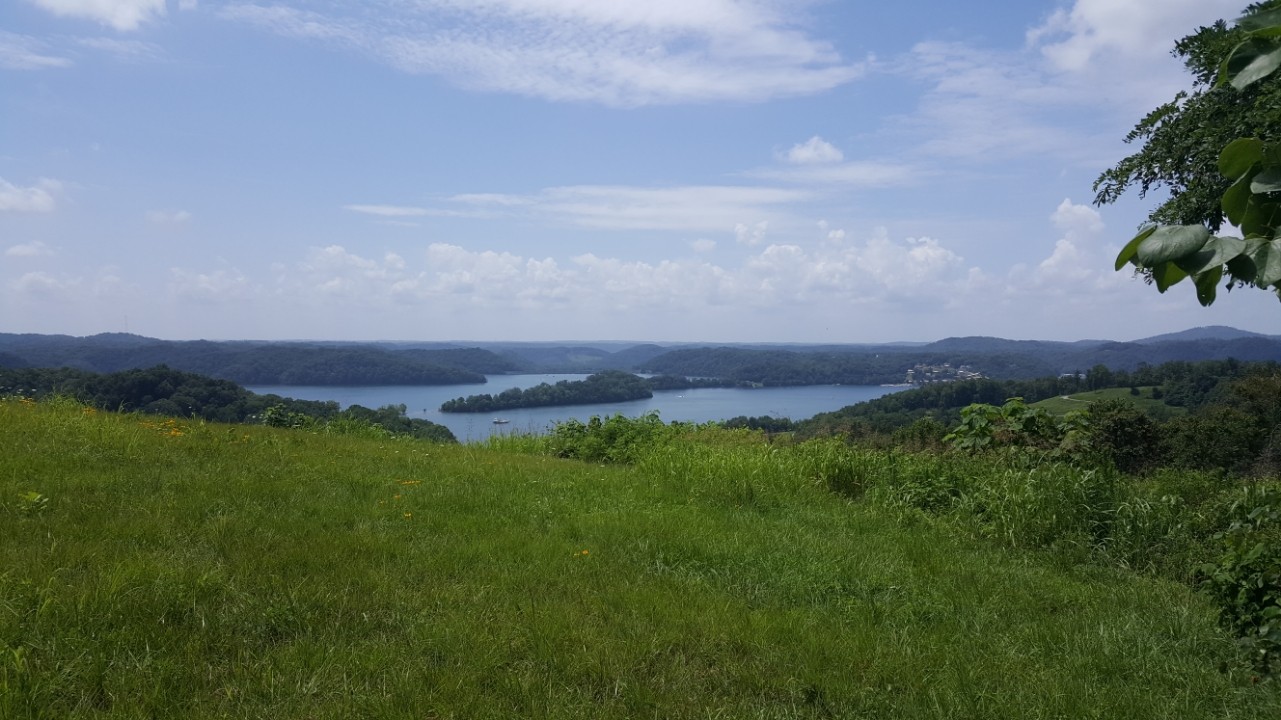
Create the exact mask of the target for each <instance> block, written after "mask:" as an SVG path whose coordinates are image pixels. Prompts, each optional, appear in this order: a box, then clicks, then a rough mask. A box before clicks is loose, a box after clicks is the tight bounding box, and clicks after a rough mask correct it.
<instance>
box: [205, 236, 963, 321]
mask: <svg viewBox="0 0 1281 720" xmlns="http://www.w3.org/2000/svg"><path fill="white" fill-rule="evenodd" d="M277 283H278V288H277V291H276V292H278V293H283V294H284V295H286V296H297V297H310V298H313V299H314V301H316V302H322V303H341V304H343V305H345V306H361V307H390V306H394V305H406V304H408V305H424V306H426V305H430V306H431V307H434V308H437V309H445V308H453V309H456V310H462V309H468V308H471V309H478V308H491V309H492V308H510V309H513V310H530V311H558V310H569V309H573V308H579V309H583V308H591V309H592V310H593V311H603V310H610V311H618V312H626V311H631V310H643V309H656V310H664V311H671V312H683V313H690V312H697V311H698V309H699V308H704V307H713V306H716V307H733V306H741V307H755V308H771V309H779V308H786V307H788V306H796V305H802V306H808V305H809V304H811V303H819V304H823V306H825V307H826V306H835V305H841V304H871V305H896V306H901V307H911V308H915V309H919V308H921V307H922V306H924V305H928V304H933V305H935V306H943V305H945V304H947V303H948V302H950V301H951V299H952V298H954V297H958V296H961V295H964V294H965V293H967V292H969V291H970V289H971V287H972V286H973V270H972V269H971V268H969V267H968V266H967V265H966V263H965V261H964V259H963V258H962V257H960V256H959V255H957V254H956V253H954V252H952V251H951V250H950V249H948V248H946V247H945V246H944V245H943V244H942V243H941V242H940V241H938V240H935V239H932V238H909V239H906V240H903V241H893V240H891V239H890V238H888V237H887V236H885V235H884V234H879V235H876V236H873V237H871V238H868V239H866V240H863V241H857V242H855V241H849V240H843V241H841V242H830V243H823V244H821V246H820V247H817V248H813V249H806V248H802V247H800V246H798V245H793V244H785V243H776V244H771V245H767V246H765V247H761V248H758V249H756V250H755V251H753V252H752V253H751V254H749V255H748V256H747V257H746V258H744V259H741V260H740V261H738V262H737V263H736V264H722V263H715V262H710V261H708V260H707V259H703V258H698V257H690V258H686V259H673V260H659V261H649V262H647V261H640V260H632V259H623V258H619V257H610V256H607V255H603V254H599V253H583V254H580V255H575V256H572V257H568V258H553V257H533V256H526V255H522V254H519V253H514V252H509V251H499V250H472V249H468V248H465V247H463V246H461V245H456V244H452V243H433V244H431V245H429V246H428V247H427V248H425V250H424V251H423V252H422V253H421V254H415V255H410V256H408V257H403V256H401V255H397V254H387V255H384V256H382V257H381V258H379V257H368V256H363V255H360V254H358V253H356V252H352V251H351V250H348V249H347V248H345V247H342V246H339V245H330V246H326V247H323V248H314V249H312V250H311V251H310V253H309V254H308V256H307V257H306V258H305V259H304V260H302V261H300V262H298V263H297V264H295V265H294V266H293V267H290V268H287V269H284V270H282V271H281V272H280V274H279V277H278V280H277ZM193 284H197V285H199V284H200V283H195V282H194V281H193Z"/></svg>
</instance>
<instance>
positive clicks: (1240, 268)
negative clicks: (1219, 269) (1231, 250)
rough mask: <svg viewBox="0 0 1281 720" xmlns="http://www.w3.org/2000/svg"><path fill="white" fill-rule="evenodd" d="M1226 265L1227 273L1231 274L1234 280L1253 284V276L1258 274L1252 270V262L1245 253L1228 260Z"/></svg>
mask: <svg viewBox="0 0 1281 720" xmlns="http://www.w3.org/2000/svg"><path fill="white" fill-rule="evenodd" d="M1247 242H1249V241H1247ZM1227 264H1228V272H1229V273H1231V275H1232V277H1233V279H1235V280H1241V281H1243V282H1254V278H1255V276H1256V275H1258V274H1259V273H1258V271H1257V270H1255V268H1254V260H1253V259H1252V258H1251V257H1250V256H1249V254H1247V252H1242V253H1241V254H1240V255H1237V256H1236V257H1234V258H1232V259H1231V260H1229V261H1228V263H1227Z"/></svg>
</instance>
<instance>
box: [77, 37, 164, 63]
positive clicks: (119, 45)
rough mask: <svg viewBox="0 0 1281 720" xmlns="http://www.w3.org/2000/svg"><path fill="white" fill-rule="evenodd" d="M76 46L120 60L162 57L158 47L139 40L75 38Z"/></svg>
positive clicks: (162, 53)
mask: <svg viewBox="0 0 1281 720" xmlns="http://www.w3.org/2000/svg"><path fill="white" fill-rule="evenodd" d="M76 44H77V45H80V46H82V47H87V48H90V49H92V50H98V51H99V52H104V53H107V54H110V55H115V56H116V57H117V58H120V59H122V60H157V59H159V58H161V57H163V56H164V51H163V50H161V49H160V46H159V45H156V44H154V43H149V42H143V41H141V40H118V39H116V38H106V37H92V38H89V37H86V38H76Z"/></svg>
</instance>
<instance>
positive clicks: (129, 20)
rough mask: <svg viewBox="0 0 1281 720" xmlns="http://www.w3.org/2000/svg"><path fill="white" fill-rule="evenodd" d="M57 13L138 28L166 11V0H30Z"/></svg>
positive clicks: (120, 26)
mask: <svg viewBox="0 0 1281 720" xmlns="http://www.w3.org/2000/svg"><path fill="white" fill-rule="evenodd" d="M28 1H29V2H32V3H34V4H35V5H37V6H39V7H41V8H43V9H45V10H47V11H49V12H51V13H53V14H54V15H57V16H59V17H70V18H77V19H81V20H92V21H95V22H98V23H100V24H102V25H107V26H110V27H112V28H115V29H116V30H136V29H137V28H138V26H139V25H141V24H143V23H144V22H148V21H150V20H152V19H153V18H155V17H158V16H163V15H164V14H165V0H28Z"/></svg>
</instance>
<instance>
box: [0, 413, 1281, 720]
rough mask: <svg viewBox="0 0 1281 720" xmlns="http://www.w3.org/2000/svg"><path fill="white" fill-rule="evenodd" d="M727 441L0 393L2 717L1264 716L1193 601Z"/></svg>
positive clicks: (1280, 693) (1264, 707)
mask: <svg viewBox="0 0 1281 720" xmlns="http://www.w3.org/2000/svg"><path fill="white" fill-rule="evenodd" d="M726 438H732V439H733V440H734V442H732V443H730V442H726V443H725V444H724V445H721V446H709V445H707V444H706V443H688V444H683V445H678V446H673V447H671V448H668V449H666V450H665V451H664V452H663V453H659V454H655V455H654V456H653V457H650V458H647V459H646V460H645V461H643V462H641V463H639V464H638V465H636V466H632V467H613V466H611V467H603V466H599V465H593V464H588V463H580V462H573V461H563V460H556V459H552V458H547V457H538V456H533V455H522V454H514V453H509V452H501V451H497V450H492V449H485V448H478V447H468V446H461V447H460V446H438V445H431V444H425V443H422V442H417V441H388V440H365V439H358V438H351V437H336V436H324V435H316V434H309V433H304V432H299V431H287V430H273V429H270V428H261V427H252V428H250V427H233V426H223V425H213V424H209V425H205V424H199V423H194V424H193V423H186V422H182V421H164V420H162V419H156V418H149V417H139V416H121V415H114V414H108V413H96V412H92V411H89V410H86V409H84V408H81V407H78V406H76V405H74V404H70V403H57V402H54V403H41V404H31V403H25V402H18V401H5V402H0V717H3V718H6V719H7V718H28V717H30V718H133V717H182V718H221V717H255V718H365V717H370V718H500V717H501V718H509V717H533V718H630V717H656V718H668V717H673V718H684V717H688V718H825V717H840V718H896V717H898V718H1111V717H1115V718H1173V717H1177V718H1215V717H1222V718H1228V717H1231V718H1251V717H1258V718H1276V717H1281V690H1279V689H1278V684H1277V683H1275V682H1271V681H1264V682H1256V681H1255V680H1256V679H1253V678H1252V677H1251V675H1250V673H1249V671H1248V670H1244V669H1243V668H1242V666H1240V665H1239V664H1238V663H1237V662H1236V659H1235V658H1236V655H1235V651H1234V646H1233V642H1232V640H1231V639H1230V638H1228V637H1226V636H1225V635H1224V634H1223V633H1222V632H1221V631H1220V630H1219V628H1218V627H1217V626H1216V624H1215V613H1214V610H1213V609H1212V608H1211V607H1210V606H1209V605H1208V604H1207V603H1206V601H1205V600H1204V599H1203V598H1202V597H1201V596H1199V595H1197V594H1195V593H1194V592H1192V591H1191V590H1190V589H1188V588H1187V587H1186V586H1184V585H1181V584H1177V583H1173V582H1167V581H1161V580H1157V579H1153V578H1148V577H1140V576H1137V575H1134V574H1131V573H1128V572H1123V571H1119V570H1107V569H1102V568H1099V567H1097V566H1091V565H1078V564H1073V563H1070V562H1063V561H1062V558H1061V557H1059V556H1057V555H1050V554H1046V553H1042V552H1033V551H1026V550H1020V549H1017V548H1013V549H1012V548H1010V547H1002V546H1000V544H999V543H993V542H991V540H990V539H988V538H982V537H977V536H976V537H967V536H966V534H965V533H962V532H958V531H957V530H956V528H955V527H954V526H952V525H948V524H945V523H942V522H934V521H932V520H931V519H930V518H929V517H928V516H926V515H923V514H919V513H916V514H913V513H910V512H902V513H894V512H887V511H886V509H885V508H884V506H881V505H878V504H876V503H874V502H870V501H867V500H857V499H855V500H852V499H848V498H847V497H845V496H842V495H840V494H838V493H833V492H831V491H830V490H829V488H828V485H827V484H825V483H823V482H820V481H818V480H817V479H816V476H814V475H813V473H807V471H805V470H804V468H805V467H809V466H806V465H803V464H801V463H800V461H799V460H798V459H797V458H800V457H802V456H800V455H796V454H794V452H795V451H794V450H792V449H779V448H771V447H768V446H764V445H761V444H756V443H751V442H748V441H746V440H744V438H746V436H745V435H741V434H739V435H732V436H731V435H727V436H726ZM829 484H830V483H829Z"/></svg>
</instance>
